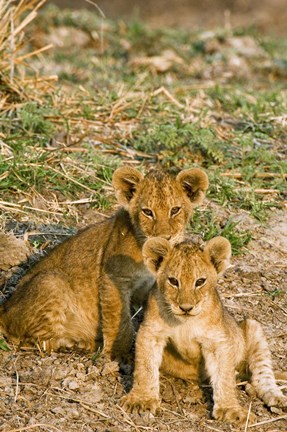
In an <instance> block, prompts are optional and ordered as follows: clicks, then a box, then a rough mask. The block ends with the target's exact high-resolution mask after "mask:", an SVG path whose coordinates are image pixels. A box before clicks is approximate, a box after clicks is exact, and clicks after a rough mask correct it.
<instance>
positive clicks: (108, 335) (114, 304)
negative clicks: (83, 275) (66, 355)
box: [100, 276, 134, 359]
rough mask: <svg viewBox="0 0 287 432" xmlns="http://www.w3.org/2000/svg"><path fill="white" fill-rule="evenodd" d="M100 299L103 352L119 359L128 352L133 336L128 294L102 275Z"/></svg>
mask: <svg viewBox="0 0 287 432" xmlns="http://www.w3.org/2000/svg"><path fill="white" fill-rule="evenodd" d="M100 299H101V301H100V304H101V317H102V332H103V339H104V353H105V354H106V355H107V356H109V357H111V358H112V359H115V358H116V359H120V358H122V357H125V356H126V355H127V354H128V353H129V352H130V349H131V347H132V343H133V337H134V329H133V325H132V320H131V315H130V295H129V293H128V292H123V291H121V290H120V289H119V287H117V286H116V284H115V283H113V282H112V281H111V280H110V278H109V277H108V276H103V278H102V283H101V289H100Z"/></svg>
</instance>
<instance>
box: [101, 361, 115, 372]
mask: <svg viewBox="0 0 287 432" xmlns="http://www.w3.org/2000/svg"><path fill="white" fill-rule="evenodd" d="M118 370H119V365H118V362H116V361H110V362H108V363H106V364H105V365H104V367H103V369H102V372H101V374H102V375H103V376H105V375H109V374H113V373H115V372H118Z"/></svg>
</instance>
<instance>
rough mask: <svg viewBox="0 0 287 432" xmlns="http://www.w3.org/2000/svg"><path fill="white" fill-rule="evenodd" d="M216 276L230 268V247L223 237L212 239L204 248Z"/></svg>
mask: <svg viewBox="0 0 287 432" xmlns="http://www.w3.org/2000/svg"><path fill="white" fill-rule="evenodd" d="M204 251H205V252H207V253H208V255H209V257H210V260H211V262H212V264H213V265H214V267H215V269H216V271H217V273H218V274H220V273H223V272H224V270H226V269H227V268H228V267H229V266H230V258H231V245H230V243H229V241H228V240H227V239H226V238H224V237H214V238H213V239H211V240H209V241H208V242H207V244H206V246H205V248H204Z"/></svg>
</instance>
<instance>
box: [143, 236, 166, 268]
mask: <svg viewBox="0 0 287 432" xmlns="http://www.w3.org/2000/svg"><path fill="white" fill-rule="evenodd" d="M170 251H171V245H170V243H169V242H168V241H167V240H166V239H164V238H161V237H153V238H150V239H148V240H147V241H146V242H145V244H144V245H143V250H142V254H143V257H144V263H145V265H146V266H147V268H148V269H149V270H150V271H151V272H152V273H153V274H156V273H157V272H158V270H159V268H160V265H161V263H162V262H163V260H164V258H165V257H166V256H167V255H168V253H169V252H170Z"/></svg>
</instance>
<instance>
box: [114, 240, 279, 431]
mask: <svg viewBox="0 0 287 432" xmlns="http://www.w3.org/2000/svg"><path fill="white" fill-rule="evenodd" d="M143 256H144V259H145V262H146V264H147V267H148V268H149V269H150V270H151V272H153V273H154V274H155V275H156V284H155V286H154V288H153V290H152V291H151V292H150V296H149V301H148V306H147V310H146V314H145V318H144V321H143V323H142V325H141V327H140V330H139V333H138V335H137V340H136V364H135V372H134V385H133V388H132V390H131V392H130V393H129V394H128V395H127V396H125V397H124V398H123V400H122V403H123V406H124V408H125V409H127V410H128V411H132V412H133V411H144V410H150V411H152V412H155V411H156V410H157V409H158V407H159V406H160V397H159V369H160V367H161V368H162V369H163V370H164V371H165V372H167V373H170V374H172V375H174V376H178V377H180V378H183V379H188V380H191V381H193V382H194V383H195V385H197V391H198V390H199V387H198V382H199V380H200V368H201V367H202V366H203V365H204V366H205V372H206V373H207V375H208V376H209V378H210V381H211V384H212V387H213V399H214V407H213V416H214V418H215V419H218V420H226V421H230V422H234V423H239V424H243V423H245V421H246V418H247V410H246V409H244V408H242V407H241V406H240V404H239V402H238V399H237V395H236V382H235V375H236V373H235V372H236V369H237V370H238V369H239V370H240V369H241V368H246V365H247V366H248V368H249V372H250V373H251V384H252V385H253V386H254V388H255V390H256V392H257V394H258V396H259V397H260V398H261V399H262V400H263V401H264V402H265V403H266V405H268V406H273V405H277V406H280V407H286V406H287V397H286V396H284V395H283V393H282V392H281V390H280V389H279V388H278V387H277V385H276V381H275V378H274V373H273V370H272V364H271V355H270V351H269V348H268V344H267V341H266V338H265V336H264V334H263V330H262V327H261V325H260V324H259V323H258V322H257V321H255V320H251V319H247V320H245V321H243V322H242V323H239V324H238V323H237V322H236V321H235V319H234V318H233V317H232V316H231V315H229V313H228V312H227V311H226V309H225V308H224V307H223V305H222V302H221V300H220V297H219V295H218V292H217V290H216V282H217V277H218V274H219V273H221V272H223V271H224V269H225V268H226V267H227V266H228V265H229V260H230V256H231V247H230V244H229V242H228V240H226V239H225V238H223V237H216V238H214V239H212V240H210V241H209V242H208V243H207V244H206V245H205V247H203V246H199V245H195V244H194V243H192V242H191V241H189V240H185V241H183V242H181V243H179V244H177V245H174V246H172V245H171V244H170V243H169V242H168V241H166V240H165V239H159V238H155V239H149V240H147V242H146V243H145V245H144V247H143ZM198 395H200V392H199V391H198ZM254 419H255V416H254V415H253V414H252V413H251V415H250V421H251V422H252V421H254Z"/></svg>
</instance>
